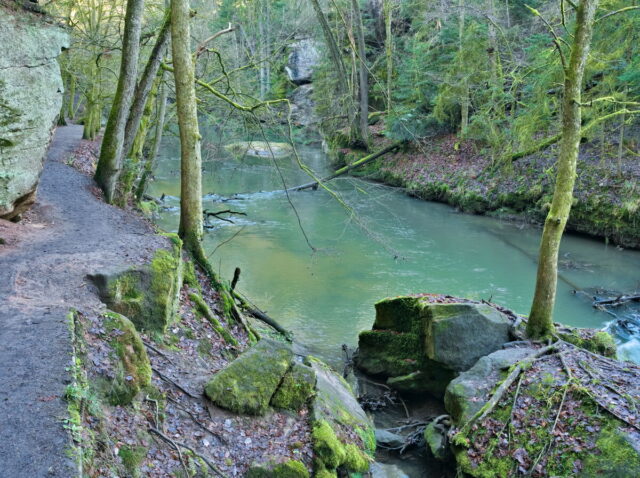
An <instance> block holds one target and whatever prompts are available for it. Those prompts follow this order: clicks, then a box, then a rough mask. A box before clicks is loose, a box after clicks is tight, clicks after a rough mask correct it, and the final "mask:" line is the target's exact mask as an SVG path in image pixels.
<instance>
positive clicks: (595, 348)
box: [558, 329, 617, 357]
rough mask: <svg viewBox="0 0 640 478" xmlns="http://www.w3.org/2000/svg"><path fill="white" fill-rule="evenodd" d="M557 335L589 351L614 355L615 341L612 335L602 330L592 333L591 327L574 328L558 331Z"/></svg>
mask: <svg viewBox="0 0 640 478" xmlns="http://www.w3.org/2000/svg"><path fill="white" fill-rule="evenodd" d="M558 336H559V337H560V338H561V339H562V340H565V341H566V342H569V343H570V344H573V345H575V346H577V347H581V348H583V349H586V350H589V351H590V352H593V353H597V354H600V355H604V356H605V357H615V356H616V352H617V347H616V343H615V341H614V340H613V337H612V336H611V335H610V334H609V333H607V332H605V331H603V330H599V331H597V332H595V333H594V331H593V330H592V329H574V330H572V331H571V332H559V333H558Z"/></svg>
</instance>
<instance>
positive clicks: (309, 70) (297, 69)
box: [285, 38, 320, 85]
mask: <svg viewBox="0 0 640 478" xmlns="http://www.w3.org/2000/svg"><path fill="white" fill-rule="evenodd" d="M319 60H320V52H319V50H318V43H317V42H316V41H315V40H313V39H311V38H304V39H302V40H298V41H297V42H296V43H294V44H293V45H292V46H291V54H290V55H289V61H288V62H287V66H286V67H285V70H286V71H287V75H288V76H289V80H290V81H291V82H293V83H295V84H296V85H304V84H306V83H311V76H312V75H313V70H314V68H315V67H316V65H317V64H318V62H319Z"/></svg>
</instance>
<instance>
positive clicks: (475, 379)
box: [444, 347, 535, 423]
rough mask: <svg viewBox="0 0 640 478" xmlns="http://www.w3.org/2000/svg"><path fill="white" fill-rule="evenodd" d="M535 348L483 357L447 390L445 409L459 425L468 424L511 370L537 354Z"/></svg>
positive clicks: (508, 349)
mask: <svg viewBox="0 0 640 478" xmlns="http://www.w3.org/2000/svg"><path fill="white" fill-rule="evenodd" d="M534 352H535V350H534V349H533V348H531V347H512V348H507V349H504V350H498V351H496V352H493V353H492V354H489V355H487V356H486V357H482V358H481V359H480V360H478V362H476V364H475V365H474V366H473V367H471V368H470V369H469V370H467V371H466V372H462V373H461V374H460V375H459V376H458V377H456V378H455V379H453V380H452V381H451V383H449V385H448V386H447V389H446V391H445V395H444V406H445V408H446V409H447V412H449V414H450V415H451V417H452V418H453V420H454V421H455V422H456V423H465V422H466V421H467V420H469V419H470V418H471V417H473V415H475V414H476V413H477V412H478V410H480V409H481V408H482V407H483V406H484V405H485V403H487V400H488V399H489V394H490V393H491V391H492V390H493V389H494V388H495V387H496V385H497V384H498V382H500V381H501V380H502V379H503V378H504V377H503V375H504V371H505V370H507V369H508V368H509V367H511V366H512V365H514V364H515V363H517V362H519V361H520V360H522V359H524V358H525V357H527V356H528V355H530V354H532V353H534Z"/></svg>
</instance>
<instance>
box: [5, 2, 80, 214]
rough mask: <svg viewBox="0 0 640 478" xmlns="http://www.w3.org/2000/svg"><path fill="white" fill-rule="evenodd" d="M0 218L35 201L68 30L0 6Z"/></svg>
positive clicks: (58, 97)
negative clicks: (59, 58)
mask: <svg viewBox="0 0 640 478" xmlns="http://www.w3.org/2000/svg"><path fill="white" fill-rule="evenodd" d="M0 16H2V22H0V218H3V219H13V218H15V217H16V216H18V215H19V214H21V213H22V212H24V211H25V210H26V209H28V208H29V206H30V205H31V204H33V202H34V201H35V194H36V189H37V186H38V180H39V178H40V173H41V172H42V167H43V160H44V157H45V153H46V150H47V147H48V145H49V141H50V140H51V132H52V128H53V125H54V123H55V120H56V118H57V116H58V113H59V112H60V107H61V104H62V93H63V85H62V79H61V76H60V67H59V66H58V62H57V60H56V58H57V57H58V55H59V54H60V52H61V51H62V49H63V48H66V47H67V46H68V42H69V40H68V36H67V34H66V32H65V31H64V30H63V29H61V28H59V27H57V26H54V25H51V24H47V23H45V22H44V21H43V20H42V19H41V18H40V17H36V16H34V15H31V14H28V13H26V12H21V13H19V14H18V13H12V12H11V11H9V10H7V9H4V8H3V7H1V6H0Z"/></svg>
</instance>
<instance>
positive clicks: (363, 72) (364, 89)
mask: <svg viewBox="0 0 640 478" xmlns="http://www.w3.org/2000/svg"><path fill="white" fill-rule="evenodd" d="M351 7H352V9H353V26H354V32H355V37H356V45H357V48H358V62H357V64H358V85H359V87H358V104H359V110H360V112H359V114H358V127H359V128H360V131H359V139H360V140H361V142H362V143H363V144H364V145H365V146H366V144H367V138H368V136H369V78H368V72H367V63H366V61H367V50H366V46H365V43H364V31H363V30H364V29H363V27H362V15H361V14H360V4H359V3H358V0H351Z"/></svg>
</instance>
